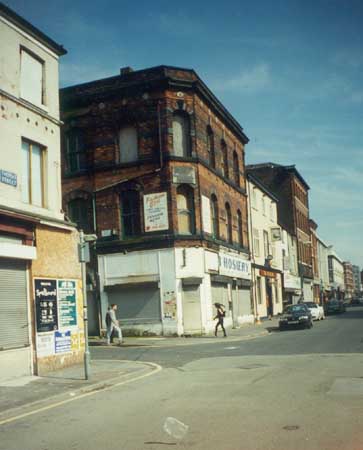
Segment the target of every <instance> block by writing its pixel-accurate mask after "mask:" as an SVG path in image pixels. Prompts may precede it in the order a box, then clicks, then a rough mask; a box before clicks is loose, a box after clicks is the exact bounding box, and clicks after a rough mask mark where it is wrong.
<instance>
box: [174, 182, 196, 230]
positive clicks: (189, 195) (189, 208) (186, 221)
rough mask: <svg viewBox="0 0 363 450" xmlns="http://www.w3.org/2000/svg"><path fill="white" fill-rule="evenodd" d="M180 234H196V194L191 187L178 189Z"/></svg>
mask: <svg viewBox="0 0 363 450" xmlns="http://www.w3.org/2000/svg"><path fill="white" fill-rule="evenodd" d="M176 203H177V209H178V233H179V234H194V193H193V189H192V188H191V187H190V186H187V185H182V186H179V187H178V188H177V193H176Z"/></svg>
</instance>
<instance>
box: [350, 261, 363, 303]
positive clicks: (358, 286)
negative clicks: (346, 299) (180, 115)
mask: <svg viewBox="0 0 363 450" xmlns="http://www.w3.org/2000/svg"><path fill="white" fill-rule="evenodd" d="M352 272H353V290H354V296H355V297H357V296H360V294H361V292H362V283H361V279H360V268H359V266H356V265H354V264H353V265H352Z"/></svg>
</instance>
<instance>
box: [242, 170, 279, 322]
mask: <svg viewBox="0 0 363 450" xmlns="http://www.w3.org/2000/svg"><path fill="white" fill-rule="evenodd" d="M247 187H248V190H247V192H248V202H249V204H248V211H249V235H250V248H251V254H252V290H253V304H254V310H255V315H256V317H258V318H266V317H269V316H273V315H276V314H278V313H280V312H282V310H283V303H282V272H283V251H282V250H283V249H282V230H281V228H280V226H279V225H278V223H277V208H276V202H277V199H276V198H275V197H274V196H273V195H272V194H271V193H270V192H269V191H268V190H267V188H266V187H265V186H263V185H262V183H261V182H260V181H258V180H257V179H256V178H254V177H253V176H252V175H250V174H248V175H247Z"/></svg>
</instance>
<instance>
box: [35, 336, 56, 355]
mask: <svg viewBox="0 0 363 450" xmlns="http://www.w3.org/2000/svg"><path fill="white" fill-rule="evenodd" d="M53 354H54V332H51V333H41V334H37V355H38V358H44V357H45V356H50V355H53Z"/></svg>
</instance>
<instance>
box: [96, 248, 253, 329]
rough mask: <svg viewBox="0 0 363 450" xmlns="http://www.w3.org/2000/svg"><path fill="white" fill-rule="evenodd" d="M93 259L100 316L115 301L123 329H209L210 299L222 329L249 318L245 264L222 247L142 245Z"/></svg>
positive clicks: (248, 278) (248, 271) (247, 264)
mask: <svg viewBox="0 0 363 450" xmlns="http://www.w3.org/2000/svg"><path fill="white" fill-rule="evenodd" d="M98 262H99V275H100V284H101V285H100V290H101V307H102V316H103V317H104V316H105V312H106V310H107V307H108V305H109V304H113V303H115V304H117V305H118V317H119V319H120V323H121V326H122V329H123V330H124V332H125V333H126V334H129V335H130V334H131V335H132V334H134V335H179V336H181V335H203V334H208V333H211V332H212V331H213V330H214V327H215V321H214V320H213V319H214V316H215V313H216V310H215V307H214V303H216V302H218V303H222V304H223V305H224V307H225V310H226V318H225V326H226V328H229V327H238V326H240V325H241V324H243V323H247V322H253V314H252V313H251V296H250V284H251V263H250V261H248V260H246V259H245V258H243V256H241V255H238V254H237V253H231V252H230V251H228V250H227V249H226V250H223V251H220V252H218V253H217V252H213V251H210V250H206V249H204V248H172V249H160V250H143V251H136V252H132V253H129V254H120V253H116V254H111V255H110V254H107V255H100V256H98Z"/></svg>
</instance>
